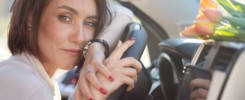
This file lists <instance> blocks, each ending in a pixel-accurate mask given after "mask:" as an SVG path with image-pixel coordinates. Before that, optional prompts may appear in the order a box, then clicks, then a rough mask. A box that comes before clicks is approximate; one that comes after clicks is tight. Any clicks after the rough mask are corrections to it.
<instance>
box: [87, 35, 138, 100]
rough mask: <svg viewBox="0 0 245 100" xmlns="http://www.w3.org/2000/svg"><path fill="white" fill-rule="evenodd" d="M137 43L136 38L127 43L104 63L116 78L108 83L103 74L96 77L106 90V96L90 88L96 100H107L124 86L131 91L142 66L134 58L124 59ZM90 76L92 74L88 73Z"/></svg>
mask: <svg viewBox="0 0 245 100" xmlns="http://www.w3.org/2000/svg"><path fill="white" fill-rule="evenodd" d="M134 42H135V40H134V38H132V39H131V40H128V41H126V42H125V43H123V44H122V45H121V46H120V47H118V48H116V49H115V50H114V51H113V52H112V53H111V55H110V56H109V57H108V58H107V59H106V60H105V61H104V65H106V67H107V68H108V69H109V70H110V72H111V73H112V74H113V76H114V77H115V80H114V81H113V82H110V81H108V79H107V78H106V77H104V76H103V75H102V74H101V73H97V74H96V76H97V77H98V78H99V81H100V82H101V83H102V84H103V86H104V87H105V88H106V90H107V93H106V95H103V94H101V93H100V92H98V91H97V90H96V88H94V87H93V86H90V89H91V90H92V93H93V95H94V97H95V100H101V99H106V97H107V96H109V95H110V94H111V93H112V92H114V91H116V90H117V89H118V88H119V87H120V86H122V85H123V84H126V85H128V88H127V90H128V91H129V90H131V89H132V88H133V87H134V84H135V82H136V81H137V74H138V73H139V72H140V71H141V69H142V66H141V64H140V63H139V62H138V61H137V60H136V59H134V58H132V57H127V58H122V59H121V57H122V55H123V53H124V52H125V51H126V50H127V49H128V48H129V47H130V46H131V45H132V44H133V43H134ZM88 74H90V73H88Z"/></svg>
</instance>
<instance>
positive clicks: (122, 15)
mask: <svg viewBox="0 0 245 100" xmlns="http://www.w3.org/2000/svg"><path fill="white" fill-rule="evenodd" d="M109 10H110V12H111V15H112V22H111V23H110V25H109V26H106V27H105V28H104V30H103V31H102V32H101V33H100V34H99V35H98V36H97V38H100V39H104V40H106V41H107V42H108V44H109V47H110V50H112V49H113V48H115V47H116V45H117V42H118V40H119V39H120V37H121V36H122V34H123V32H124V30H125V27H126V26H127V25H128V24H129V23H130V22H132V18H133V16H134V15H133V12H132V11H131V10H129V9H127V8H125V7H123V6H121V5H119V4H118V3H115V2H110V6H109Z"/></svg>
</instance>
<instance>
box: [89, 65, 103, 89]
mask: <svg viewBox="0 0 245 100" xmlns="http://www.w3.org/2000/svg"><path fill="white" fill-rule="evenodd" d="M86 78H87V80H88V81H89V83H90V84H91V85H92V86H93V87H95V88H96V89H97V90H99V91H100V92H101V93H102V94H107V91H106V89H105V88H104V86H103V85H102V83H100V81H99V80H98V79H97V76H96V72H95V71H94V70H93V69H92V68H89V69H88V70H87V72H86Z"/></svg>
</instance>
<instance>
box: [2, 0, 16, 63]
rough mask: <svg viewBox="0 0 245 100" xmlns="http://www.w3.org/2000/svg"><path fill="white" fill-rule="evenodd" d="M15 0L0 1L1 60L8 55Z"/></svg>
mask: <svg viewBox="0 0 245 100" xmlns="http://www.w3.org/2000/svg"><path fill="white" fill-rule="evenodd" d="M13 1H14V0H1V1H0V60H2V59H4V58H6V57H8V56H9V55H10V52H9V50H8V47H7V31H8V25H9V20H10V8H11V6H12V3H13Z"/></svg>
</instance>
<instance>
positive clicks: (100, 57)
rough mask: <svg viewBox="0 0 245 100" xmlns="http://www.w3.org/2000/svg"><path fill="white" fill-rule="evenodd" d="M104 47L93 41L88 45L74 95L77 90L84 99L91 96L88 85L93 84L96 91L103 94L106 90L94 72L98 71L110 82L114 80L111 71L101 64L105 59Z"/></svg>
mask: <svg viewBox="0 0 245 100" xmlns="http://www.w3.org/2000/svg"><path fill="white" fill-rule="evenodd" d="M103 50H104V47H103V45H101V44H100V43H93V44H91V45H90V47H89V50H88V52H87V56H86V60H85V62H84V65H83V68H82V69H81V72H80V76H79V81H78V86H77V87H78V89H79V91H78V90H76V95H78V92H79V93H80V95H83V97H84V98H86V100H88V99H91V98H93V97H94V96H93V95H92V93H91V91H90V89H89V86H91V85H92V86H93V87H95V88H96V90H97V91H100V92H101V93H103V94H105V93H106V92H107V90H105V87H104V86H103V85H102V83H101V82H100V81H99V80H98V78H97V76H96V75H95V73H96V72H100V73H101V74H102V75H103V76H105V77H106V78H107V80H109V81H110V82H112V81H113V80H114V78H113V77H112V74H111V72H110V71H109V70H108V69H107V67H105V66H104V65H103V61H104V59H105V55H104V51H103ZM88 69H93V72H92V73H90V74H89V75H88V74H87V73H88Z"/></svg>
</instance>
